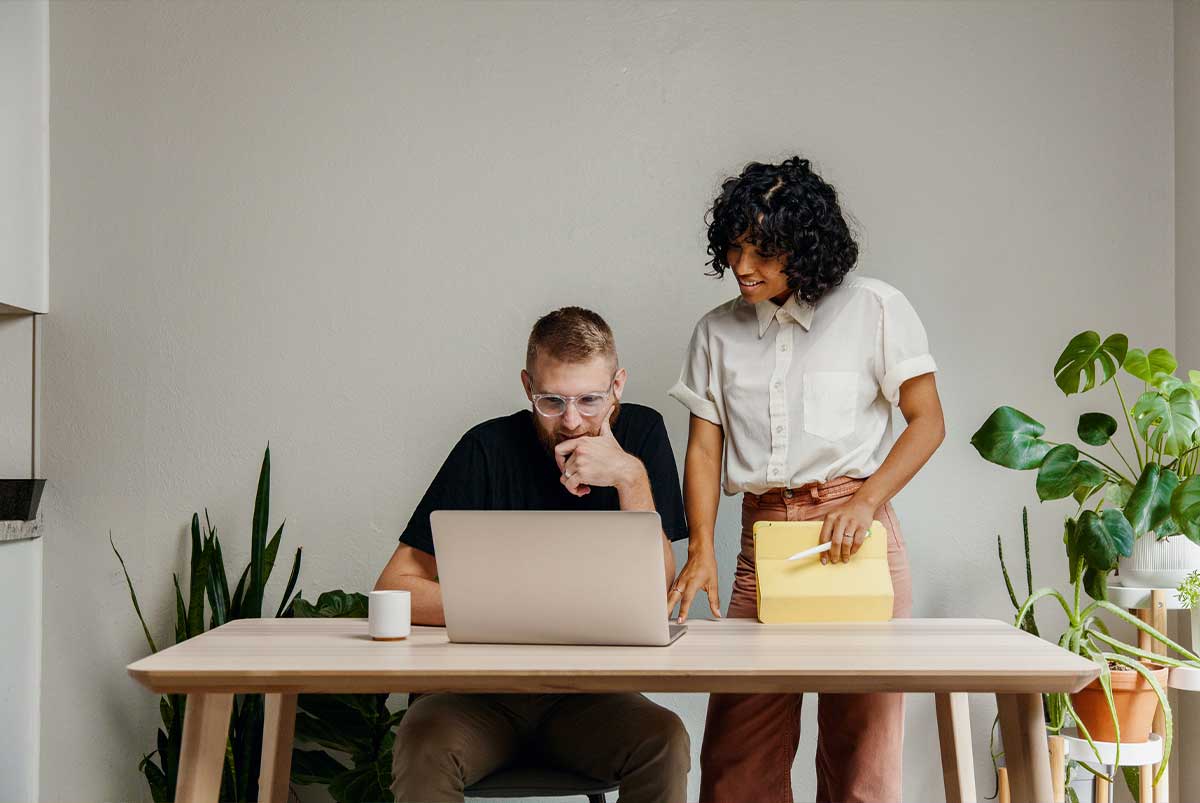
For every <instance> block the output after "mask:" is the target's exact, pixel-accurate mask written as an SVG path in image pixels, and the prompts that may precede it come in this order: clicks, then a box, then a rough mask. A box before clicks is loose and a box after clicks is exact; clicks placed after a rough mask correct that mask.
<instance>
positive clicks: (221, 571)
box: [204, 530, 229, 627]
mask: <svg viewBox="0 0 1200 803" xmlns="http://www.w3.org/2000/svg"><path fill="white" fill-rule="evenodd" d="M204 551H205V553H206V554H207V555H208V582H207V583H205V586H204V590H205V592H206V594H207V595H208V607H209V608H211V609H212V619H211V620H210V622H209V627H220V626H221V625H223V624H225V623H226V622H227V621H229V585H228V583H227V581H226V579H225V560H224V558H222V557H221V543H220V542H219V541H218V540H217V536H216V534H215V533H213V532H212V531H211V530H210V531H209V534H208V535H207V536H206V537H205V539H204Z"/></svg>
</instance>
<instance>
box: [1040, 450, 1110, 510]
mask: <svg viewBox="0 0 1200 803" xmlns="http://www.w3.org/2000/svg"><path fill="white" fill-rule="evenodd" d="M1105 479H1106V477H1105V474H1104V472H1103V471H1102V470H1101V469H1100V467H1099V466H1097V465H1096V464H1095V463H1093V462H1091V461H1089V460H1080V459H1079V450H1078V449H1076V448H1075V447H1074V446H1072V445H1071V444H1069V443H1063V444H1059V445H1058V446H1055V447H1054V448H1053V449H1051V450H1050V451H1049V452H1047V453H1046V456H1045V457H1044V458H1043V459H1042V465H1041V468H1039V469H1038V475H1037V495H1038V499H1041V500H1042V501H1046V500H1047V499H1063V498H1065V497H1068V496H1070V495H1071V494H1072V493H1073V492H1074V491H1075V489H1076V488H1080V487H1084V488H1095V487H1097V486H1099V485H1103V484H1104V481H1105Z"/></svg>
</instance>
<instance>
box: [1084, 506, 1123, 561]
mask: <svg viewBox="0 0 1200 803" xmlns="http://www.w3.org/2000/svg"><path fill="white" fill-rule="evenodd" d="M1078 537H1079V553H1080V554H1081V555H1083V557H1084V560H1086V561H1087V565H1088V567H1089V568H1092V569H1096V570H1097V571H1103V572H1109V571H1112V570H1113V569H1115V568H1117V559H1118V558H1120V557H1129V555H1130V553H1131V552H1132V551H1133V527H1131V526H1130V524H1129V520H1128V519H1126V518H1125V515H1124V514H1123V513H1122V512H1121V511H1119V510H1113V509H1112V508H1108V509H1106V510H1104V511H1102V512H1100V513H1099V514H1097V513H1096V512H1095V511H1094V510H1085V511H1084V512H1083V515H1081V516H1080V517H1079V528H1078Z"/></svg>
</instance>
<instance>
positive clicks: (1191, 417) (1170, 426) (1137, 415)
mask: <svg viewBox="0 0 1200 803" xmlns="http://www.w3.org/2000/svg"><path fill="white" fill-rule="evenodd" d="M1133 419H1134V422H1135V423H1137V427H1138V431H1139V432H1140V433H1141V434H1142V438H1143V439H1144V440H1145V441H1146V443H1148V444H1150V447H1151V448H1152V449H1156V450H1158V451H1161V452H1163V453H1164V454H1169V455H1172V456H1174V455H1178V454H1179V453H1181V452H1183V451H1186V450H1187V448H1188V447H1189V446H1191V445H1192V438H1193V436H1194V435H1195V434H1196V429H1197V427H1200V406H1198V405H1197V401H1196V397H1195V396H1193V395H1192V394H1191V392H1190V391H1188V390H1185V389H1184V388H1179V389H1178V390H1176V391H1175V392H1174V393H1172V394H1171V395H1170V398H1167V397H1164V396H1163V395H1161V394H1160V393H1158V392H1157V391H1153V390H1152V391H1148V392H1146V393H1143V394H1142V396H1141V398H1139V399H1138V400H1137V404H1135V405H1134V406H1133Z"/></svg>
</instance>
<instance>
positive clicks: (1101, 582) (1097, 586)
mask: <svg viewBox="0 0 1200 803" xmlns="http://www.w3.org/2000/svg"><path fill="white" fill-rule="evenodd" d="M1083 590H1084V591H1086V592H1087V593H1088V596H1089V597H1091V598H1092V599H1108V572H1098V571H1096V570H1095V569H1092V568H1090V567H1089V568H1087V569H1084V571H1083Z"/></svg>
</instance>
